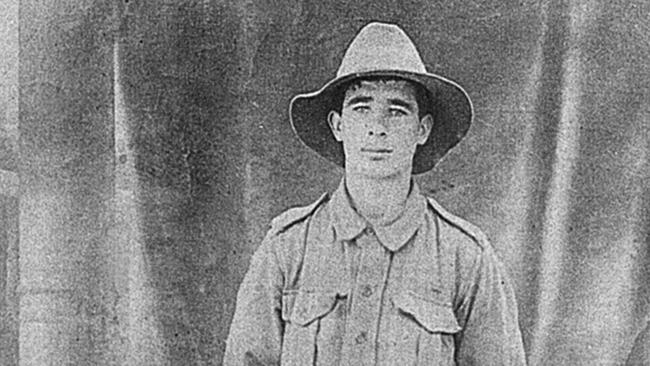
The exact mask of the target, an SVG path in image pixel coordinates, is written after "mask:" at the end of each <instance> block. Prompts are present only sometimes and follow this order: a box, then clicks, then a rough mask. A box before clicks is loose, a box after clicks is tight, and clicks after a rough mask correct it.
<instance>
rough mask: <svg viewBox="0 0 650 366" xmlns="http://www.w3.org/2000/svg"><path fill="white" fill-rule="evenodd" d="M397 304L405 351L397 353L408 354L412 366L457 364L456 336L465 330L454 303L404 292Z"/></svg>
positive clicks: (402, 345) (402, 344)
mask: <svg viewBox="0 0 650 366" xmlns="http://www.w3.org/2000/svg"><path fill="white" fill-rule="evenodd" d="M393 302H394V305H395V307H396V309H397V315H396V316H397V317H398V323H399V326H398V327H397V328H398V329H400V330H401V334H398V335H397V336H398V337H400V340H401V342H398V343H401V345H400V348H401V349H400V350H396V352H398V353H402V354H408V355H409V356H408V357H407V359H408V360H409V361H410V364H416V365H454V350H455V345H454V334H456V333H458V332H459V331H460V330H461V329H462V328H461V327H460V326H459V325H458V321H457V320H456V316H455V315H454V312H453V310H452V308H451V304H449V305H447V304H445V303H444V302H441V301H439V300H435V299H430V298H427V297H426V296H421V295H419V294H417V293H414V292H411V291H407V292H403V293H400V294H399V295H398V296H396V297H395V298H394V299H393ZM412 359H415V360H412ZM413 361H415V362H413Z"/></svg>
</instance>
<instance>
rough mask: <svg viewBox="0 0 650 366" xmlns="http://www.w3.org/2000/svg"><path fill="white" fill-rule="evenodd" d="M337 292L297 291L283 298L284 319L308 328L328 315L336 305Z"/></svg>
mask: <svg viewBox="0 0 650 366" xmlns="http://www.w3.org/2000/svg"><path fill="white" fill-rule="evenodd" d="M336 296H337V293H336V292H304V291H296V292H291V293H286V294H284V295H283V296H282V319H283V320H285V321H289V322H291V323H294V324H298V325H302V326H306V325H309V324H310V323H311V322H313V321H314V320H316V319H318V318H320V317H322V316H324V315H326V314H327V313H329V312H330V311H332V309H333V308H334V305H335V304H336Z"/></svg>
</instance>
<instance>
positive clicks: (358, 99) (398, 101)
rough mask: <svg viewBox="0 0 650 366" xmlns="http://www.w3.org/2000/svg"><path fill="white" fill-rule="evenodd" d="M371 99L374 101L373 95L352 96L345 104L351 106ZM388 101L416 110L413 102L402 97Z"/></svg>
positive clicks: (411, 110)
mask: <svg viewBox="0 0 650 366" xmlns="http://www.w3.org/2000/svg"><path fill="white" fill-rule="evenodd" d="M371 101H372V97H367V96H363V95H359V96H356V97H352V98H350V100H348V101H347V103H346V104H345V106H349V105H353V104H357V103H368V102H371ZM388 102H389V103H390V104H392V105H396V106H399V107H403V108H406V109H407V110H409V111H410V112H413V111H414V110H415V109H414V108H413V107H414V106H413V103H409V102H406V101H404V100H402V99H397V98H392V99H388Z"/></svg>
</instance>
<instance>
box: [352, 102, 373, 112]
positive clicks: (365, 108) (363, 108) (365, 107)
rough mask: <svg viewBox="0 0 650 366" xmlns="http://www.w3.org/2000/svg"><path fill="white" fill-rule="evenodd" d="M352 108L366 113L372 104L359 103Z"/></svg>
mask: <svg viewBox="0 0 650 366" xmlns="http://www.w3.org/2000/svg"><path fill="white" fill-rule="evenodd" d="M352 110H353V111H355V112H358V113H365V112H368V111H369V110H370V106H368V105H365V104H357V105H355V106H353V107H352Z"/></svg>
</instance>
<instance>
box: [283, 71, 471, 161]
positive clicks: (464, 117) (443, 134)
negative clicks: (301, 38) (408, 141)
mask: <svg viewBox="0 0 650 366" xmlns="http://www.w3.org/2000/svg"><path fill="white" fill-rule="evenodd" d="M373 77H391V78H393V77H395V78H401V79H405V80H410V81H413V82H416V83H418V84H420V85H422V86H424V87H425V88H426V89H427V90H428V91H429V94H430V98H431V100H430V106H429V108H428V109H429V110H430V111H431V114H432V116H433V119H434V123H433V128H432V130H431V134H430V135H429V138H428V139H427V141H426V142H425V143H424V144H423V145H420V146H418V147H417V149H416V151H415V155H414V157H413V174H421V173H425V172H427V171H429V170H431V169H432V168H433V167H434V166H435V165H436V164H437V163H438V162H439V161H440V160H441V159H442V158H443V157H444V156H445V155H446V154H447V152H449V150H451V149H452V148H453V147H454V146H456V144H458V142H460V140H462V138H463V137H464V136H465V134H467V131H468V130H469V126H470V125H471V123H472V115H473V107H472V102H471V100H470V99H469V96H468V95H467V93H466V92H465V90H464V89H463V88H462V87H460V86H459V85H458V84H456V83H455V82H453V81H451V80H448V79H446V78H444V77H442V76H439V75H436V74H430V73H427V74H418V73H412V72H406V71H400V70H385V71H370V72H363V73H355V74H350V75H345V76H343V77H339V78H336V79H333V80H331V81H330V82H328V83H327V84H325V86H323V87H322V88H321V89H320V90H317V91H315V92H312V93H305V94H299V95H297V96H295V97H294V98H293V99H292V100H291V103H290V104H289V116H290V118H291V125H292V127H293V130H294V132H295V133H296V135H297V136H298V137H299V138H300V140H301V141H302V142H303V143H304V144H305V145H307V146H308V147H309V148H311V149H313V150H314V151H316V152H317V153H318V154H319V155H321V156H322V157H324V158H325V159H327V160H330V161H332V162H333V163H335V164H337V165H339V166H341V167H345V154H344V152H343V146H342V144H341V143H340V142H338V141H336V139H335V138H334V135H333V134H332V131H331V130H330V127H329V124H328V122H327V116H328V114H329V112H330V111H332V110H338V109H340V107H341V106H336V105H335V103H340V101H341V98H340V94H339V93H341V92H344V91H342V90H340V89H341V88H340V87H341V86H344V85H346V84H347V83H348V82H350V81H352V80H354V79H359V78H373Z"/></svg>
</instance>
